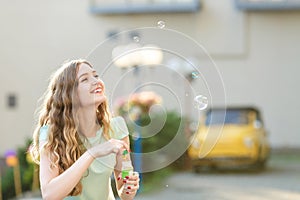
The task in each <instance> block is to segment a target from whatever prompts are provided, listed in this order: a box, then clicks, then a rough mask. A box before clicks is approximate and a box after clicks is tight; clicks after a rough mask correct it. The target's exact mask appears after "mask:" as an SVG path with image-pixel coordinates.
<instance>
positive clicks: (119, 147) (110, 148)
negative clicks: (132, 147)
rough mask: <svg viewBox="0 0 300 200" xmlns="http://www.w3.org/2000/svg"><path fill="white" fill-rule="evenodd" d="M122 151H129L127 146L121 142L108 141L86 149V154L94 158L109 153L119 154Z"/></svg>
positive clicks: (115, 140)
mask: <svg viewBox="0 0 300 200" xmlns="http://www.w3.org/2000/svg"><path fill="white" fill-rule="evenodd" d="M124 149H126V150H128V151H129V146H128V144H127V143H125V142H124V141H122V140H117V139H110V140H108V141H106V142H104V143H102V144H98V145H95V146H93V147H92V148H90V149H88V152H89V153H90V154H91V155H92V156H93V157H94V158H97V157H102V156H106V155H109V154H111V153H115V154H119V153H121V152H122V151H123V150H124Z"/></svg>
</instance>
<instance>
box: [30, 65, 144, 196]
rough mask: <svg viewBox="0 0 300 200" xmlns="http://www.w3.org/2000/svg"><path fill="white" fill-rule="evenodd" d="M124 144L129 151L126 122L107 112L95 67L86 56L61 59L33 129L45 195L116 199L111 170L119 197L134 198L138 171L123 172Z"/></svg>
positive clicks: (137, 185) (35, 149)
mask: <svg viewBox="0 0 300 200" xmlns="http://www.w3.org/2000/svg"><path fill="white" fill-rule="evenodd" d="M124 127H125V128H124ZM124 150H127V151H129V137H128V130H127V127H126V124H125V122H124V120H123V118H121V117H116V118H110V117H109V111H108V105H107V100H106V96H105V86H104V83H103V82H102V81H101V79H100V78H99V76H98V74H97V72H96V71H95V69H93V67H92V65H91V64H90V63H89V62H87V61H86V60H72V61H69V62H67V63H65V64H63V65H62V66H61V67H60V68H59V69H58V70H57V71H56V73H54V75H53V76H52V78H51V81H50V84H49V86H48V90H47V91H46V94H45V97H44V103H43V105H42V107H41V110H40V115H39V122H38V125H37V127H36V129H35V132H34V135H33V148H32V155H33V157H34V158H35V160H36V161H37V162H38V163H39V165H40V184H41V192H42V196H43V199H51V200H54V199H86V200H98V199H99V200H100V199H101V200H102V199H103V200H112V199H115V198H114V195H113V192H112V188H111V175H112V173H114V176H115V180H116V189H117V191H118V194H119V197H120V198H121V199H122V200H130V199H133V198H134V196H135V195H136V192H137V190H138V188H139V177H138V174H137V173H134V174H136V175H130V176H126V178H124V179H123V178H121V165H122V161H123V159H124V158H123V156H122V152H123V151H124Z"/></svg>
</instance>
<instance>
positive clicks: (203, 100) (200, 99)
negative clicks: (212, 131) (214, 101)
mask: <svg viewBox="0 0 300 200" xmlns="http://www.w3.org/2000/svg"><path fill="white" fill-rule="evenodd" d="M194 103H195V107H196V108H197V109H198V110H204V109H206V108H207V106H208V99H207V97H206V96H203V95H198V96H196V97H195V98H194Z"/></svg>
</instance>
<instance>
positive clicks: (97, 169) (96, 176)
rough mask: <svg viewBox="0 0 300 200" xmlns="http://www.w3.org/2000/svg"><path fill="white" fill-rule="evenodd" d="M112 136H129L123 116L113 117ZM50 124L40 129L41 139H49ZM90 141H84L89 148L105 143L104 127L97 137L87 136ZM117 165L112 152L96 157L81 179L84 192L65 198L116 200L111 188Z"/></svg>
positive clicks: (117, 137)
mask: <svg viewBox="0 0 300 200" xmlns="http://www.w3.org/2000/svg"><path fill="white" fill-rule="evenodd" d="M110 125H111V128H112V132H110V136H111V137H112V138H115V139H122V138H124V137H126V136H128V134H129V133H128V129H127V126H126V123H125V121H124V119H123V118H122V117H115V118H112V119H111V123H110ZM47 138H48V125H45V126H43V127H41V129H40V136H39V140H40V141H47ZM87 140H88V141H83V142H84V144H85V145H86V147H87V148H89V145H92V146H93V145H96V144H99V143H103V142H105V141H106V139H105V138H104V137H103V135H102V128H100V129H99V130H98V131H97V133H96V136H95V137H90V138H87ZM115 165H116V155H115V154H113V153H112V154H110V155H107V156H104V157H100V158H96V159H95V160H94V161H93V162H92V164H91V165H90V166H89V168H88V170H87V171H86V172H85V175H84V176H83V178H82V179H81V183H82V186H83V187H82V188H83V189H82V193H81V194H80V195H78V196H68V197H66V198H64V199H65V200H94V199H95V200H98V199H99V200H100V199H101V200H114V199H115V198H114V195H113V191H112V188H111V175H112V172H113V170H114V166H115Z"/></svg>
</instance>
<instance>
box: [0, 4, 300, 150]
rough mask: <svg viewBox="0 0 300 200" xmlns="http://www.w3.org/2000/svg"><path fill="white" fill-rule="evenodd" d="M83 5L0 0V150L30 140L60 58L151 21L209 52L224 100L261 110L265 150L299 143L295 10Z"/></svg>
mask: <svg viewBox="0 0 300 200" xmlns="http://www.w3.org/2000/svg"><path fill="white" fill-rule="evenodd" d="M88 6H89V2H88V1H80V0H72V1H71V0H52V1H47V2H46V1H44V2H41V1H38V0H27V1H16V0H13V1H1V2H0V24H1V31H0V44H1V46H0V55H1V56H0V57H1V59H0V69H1V73H0V83H1V84H0V121H1V126H0V135H1V137H2V139H1V140H0V153H1V152H4V151H5V150H7V149H10V148H14V147H16V146H18V145H23V144H24V139H25V138H28V137H31V135H32V131H33V129H34V111H35V109H36V107H37V101H38V99H39V97H40V96H41V95H42V94H43V92H44V90H45V89H46V86H47V81H48V78H49V75H50V74H51V73H52V72H53V71H54V70H55V69H56V68H57V67H58V66H59V65H60V64H61V63H62V62H63V61H65V60H67V59H73V58H82V57H85V56H86V55H87V54H88V53H89V52H90V51H91V50H92V49H93V48H95V46H96V45H97V44H99V43H101V42H102V41H104V40H105V39H106V35H107V32H108V31H111V30H118V31H123V30H129V29H132V28H140V27H149V26H150V27H153V26H154V27H155V26H156V23H157V22H158V21H159V20H163V21H165V22H166V28H170V29H173V30H177V31H179V32H181V33H183V34H186V35H187V36H190V37H191V38H193V39H194V40H196V41H197V42H198V43H200V44H202V45H203V46H204V47H205V49H206V50H207V51H208V52H209V53H210V55H211V57H212V58H213V60H214V62H215V63H216V65H217V66H218V69H219V71H220V74H221V77H222V79H223V81H224V86H225V89H226V97H227V104H228V105H237V104H238V105H244V104H251V105H252V104H253V105H256V106H257V107H259V108H260V109H261V110H262V114H263V117H264V119H265V124H266V127H267V129H268V130H269V138H270V141H271V145H272V146H273V147H300V136H299V131H300V126H299V123H297V121H296V120H297V119H299V114H298V110H300V103H299V101H298V99H299V97H300V94H299V92H297V91H298V90H299V82H300V79H299V78H298V74H299V72H300V68H299V67H298V65H299V63H300V58H299V55H298V52H299V51H300V39H299V34H300V26H299V20H300V12H299V11H289V12H287V11H284V12H241V11H238V10H236V9H235V8H234V5H233V2H232V1H230V0H223V1H218V0H204V1H203V8H202V9H201V10H200V11H199V12H198V13H190V14H145V15H117V16H112V15H106V16H101V15H93V14H91V13H89V12H88ZM161 39H163V38H161ZM157 40H158V43H159V40H160V38H159V37H158V38H157ZM173 45H174V48H178V47H180V48H183V49H185V50H186V51H187V52H189V51H191V50H190V49H189V47H187V46H185V45H184V44H181V43H179V42H178V41H174V42H173ZM190 53H191V56H193V57H198V58H199V59H201V55H199V54H198V52H197V51H191V52H190ZM169 78H170V77H169ZM170 80H171V78H170ZM9 94H16V96H17V98H18V99H17V100H18V101H17V107H16V108H13V109H10V108H8V107H7V105H6V104H7V99H6V98H7V95H9Z"/></svg>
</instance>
